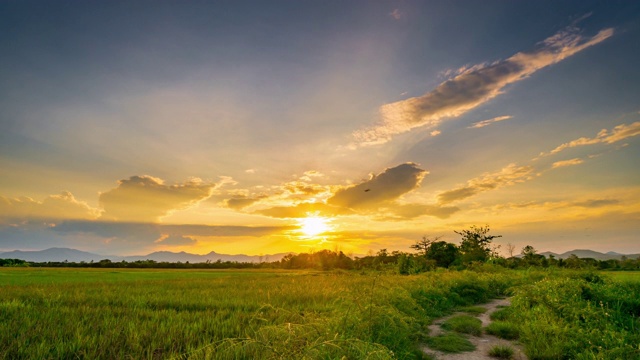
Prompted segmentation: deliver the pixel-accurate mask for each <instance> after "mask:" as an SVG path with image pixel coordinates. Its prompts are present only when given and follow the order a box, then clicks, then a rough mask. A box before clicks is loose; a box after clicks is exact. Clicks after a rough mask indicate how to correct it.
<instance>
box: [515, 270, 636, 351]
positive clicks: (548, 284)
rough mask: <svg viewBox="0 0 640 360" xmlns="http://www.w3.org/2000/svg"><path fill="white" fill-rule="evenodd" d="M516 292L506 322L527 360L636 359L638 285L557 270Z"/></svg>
mask: <svg viewBox="0 0 640 360" xmlns="http://www.w3.org/2000/svg"><path fill="white" fill-rule="evenodd" d="M562 274H563V276H558V275H557V274H556V276H550V277H548V278H546V279H544V280H542V281H539V282H536V283H534V284H530V285H525V286H521V287H519V288H518V289H516V290H515V291H516V295H515V296H514V298H513V300H512V306H511V308H510V310H509V312H508V316H507V319H506V321H508V322H509V323H510V325H511V326H515V327H517V328H518V330H519V334H520V342H522V343H523V344H524V346H525V351H526V353H527V356H528V357H529V358H530V359H635V358H640V348H639V347H638V345H637V344H639V343H640V332H639V331H638V330H639V329H640V320H639V316H640V282H625V283H621V282H617V281H611V280H608V279H606V278H603V277H601V276H599V275H598V274H594V273H592V272H576V273H573V272H563V273H562Z"/></svg>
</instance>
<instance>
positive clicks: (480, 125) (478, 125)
mask: <svg viewBox="0 0 640 360" xmlns="http://www.w3.org/2000/svg"><path fill="white" fill-rule="evenodd" d="M511 118H513V116H511V115H505V116H498V117H494V118H493V119H488V120H482V121H478V122H476V123H473V124H472V125H471V126H469V127H467V129H479V128H483V127H485V126H489V125H491V124H493V123H497V122H498V121H505V120H509V119H511Z"/></svg>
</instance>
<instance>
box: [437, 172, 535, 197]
mask: <svg viewBox="0 0 640 360" xmlns="http://www.w3.org/2000/svg"><path fill="white" fill-rule="evenodd" d="M533 172H534V169H533V167H531V166H517V165H516V164H509V165H507V166H506V167H504V168H502V169H501V170H500V171H498V172H495V173H486V174H484V175H482V176H480V177H477V178H474V179H471V180H469V181H467V185H466V186H462V187H459V188H456V189H453V190H449V191H445V192H443V193H441V194H439V195H438V202H439V203H441V204H448V203H451V202H454V201H459V200H463V199H466V198H468V197H471V196H474V195H476V194H479V193H482V192H485V191H489V190H493V189H497V188H500V187H504V186H509V185H513V184H516V183H521V182H524V181H527V180H530V179H532V178H533V176H534V175H533Z"/></svg>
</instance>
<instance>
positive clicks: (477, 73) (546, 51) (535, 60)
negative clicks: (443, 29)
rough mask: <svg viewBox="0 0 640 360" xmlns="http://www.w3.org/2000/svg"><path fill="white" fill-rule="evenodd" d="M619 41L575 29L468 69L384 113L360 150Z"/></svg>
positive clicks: (361, 139) (362, 137) (363, 133)
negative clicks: (590, 49) (582, 53)
mask: <svg viewBox="0 0 640 360" xmlns="http://www.w3.org/2000/svg"><path fill="white" fill-rule="evenodd" d="M612 35H613V29H610V28H609V29H604V30H601V31H600V32H599V33H598V34H596V35H595V36H593V37H587V38H585V37H583V36H581V35H580V34H579V30H578V29H577V28H575V27H569V28H567V29H565V30H563V31H560V32H558V33H557V34H555V35H553V36H551V37H549V38H547V39H546V40H544V41H543V42H541V43H540V44H538V47H537V48H536V49H534V50H532V51H529V52H520V53H517V54H515V55H513V56H511V57H510V58H508V59H506V60H501V61H497V62H495V63H493V64H488V65H487V64H480V65H475V66H471V67H468V68H465V69H464V70H463V71H462V73H461V74H459V75H457V76H456V77H454V78H453V79H451V80H447V81H445V82H443V83H441V84H440V85H438V86H437V87H436V88H435V89H434V90H432V91H430V92H428V93H426V94H424V95H422V96H419V97H413V98H409V99H406V100H401V101H397V102H394V103H390V104H386V105H383V106H382V107H380V110H379V111H380V117H381V120H380V122H379V123H378V124H376V125H374V126H373V127H369V128H365V129H362V130H359V131H356V132H355V133H354V134H353V135H354V137H355V142H356V144H357V145H360V146H366V145H375V144H382V143H385V142H387V141H389V140H391V138H392V137H393V136H394V135H397V134H401V133H404V132H407V131H410V130H412V129H414V128H419V127H425V128H433V127H435V126H437V125H438V124H440V122H442V121H443V120H444V119H447V118H453V117H458V116H460V115H462V114H464V113H466V112H468V111H470V110H472V109H474V108H476V107H478V106H479V105H481V104H484V103H485V102H487V101H489V100H491V99H493V98H495V97H496V96H498V95H500V94H501V93H503V92H504V88H505V87H506V86H507V85H509V84H512V83H515V82H518V81H520V80H523V79H525V78H527V77H528V76H530V75H532V74H533V73H535V72H536V71H538V70H540V69H542V68H544V67H547V66H549V65H553V64H555V63H558V62H560V61H562V60H564V59H566V58H567V57H569V56H572V55H574V54H576V53H578V52H580V51H582V50H584V49H586V48H588V47H590V46H593V45H595V44H598V43H600V42H602V41H604V40H606V39H607V38H609V37H611V36H612Z"/></svg>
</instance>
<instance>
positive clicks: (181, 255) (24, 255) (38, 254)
mask: <svg viewBox="0 0 640 360" xmlns="http://www.w3.org/2000/svg"><path fill="white" fill-rule="evenodd" d="M287 254H289V253H278V254H269V255H263V256H258V255H244V254H236V255H229V254H218V253H216V252H215V251H212V252H210V253H208V254H204V255H198V254H190V253H187V252H184V251H181V252H178V253H175V252H170V251H156V252H153V253H150V254H148V255H134V256H118V255H99V254H94V253H90V252H85V251H80V250H76V249H68V248H50V249H46V250H39V251H21V250H14V251H9V252H3V253H0V259H21V260H25V261H30V262H47V261H52V262H63V261H69V262H81V261H84V262H91V261H94V262H96V261H100V260H105V259H109V260H111V261H113V262H120V261H122V260H124V261H127V262H133V261H138V260H154V261H157V262H183V263H185V262H187V261H188V262H190V263H202V262H207V261H211V262H215V261H218V260H220V261H235V262H256V263H257V262H263V261H264V262H272V261H280V259H282V258H283V257H284V256H285V255H287Z"/></svg>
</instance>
